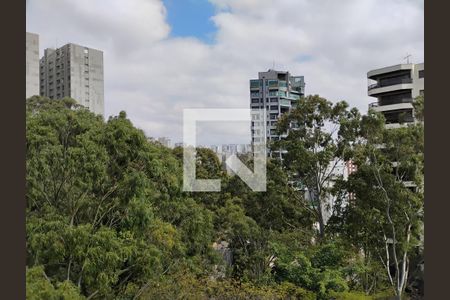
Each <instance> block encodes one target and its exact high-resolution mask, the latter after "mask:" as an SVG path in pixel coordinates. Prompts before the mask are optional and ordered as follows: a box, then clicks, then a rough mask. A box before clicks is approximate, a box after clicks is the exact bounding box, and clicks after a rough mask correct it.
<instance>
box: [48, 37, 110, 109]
mask: <svg viewBox="0 0 450 300" xmlns="http://www.w3.org/2000/svg"><path fill="white" fill-rule="evenodd" d="M40 94H41V96H46V97H49V98H50V99H60V98H64V97H71V98H73V99H75V100H76V101H77V102H78V103H79V104H81V105H83V106H85V107H87V108H88V109H89V110H90V111H92V112H94V113H96V114H100V115H103V114H104V88H103V52H102V51H100V50H96V49H92V48H88V47H83V46H80V45H76V44H72V43H69V44H67V45H64V46H62V47H61V48H58V49H52V48H47V49H45V51H44V56H43V57H42V58H41V60H40Z"/></svg>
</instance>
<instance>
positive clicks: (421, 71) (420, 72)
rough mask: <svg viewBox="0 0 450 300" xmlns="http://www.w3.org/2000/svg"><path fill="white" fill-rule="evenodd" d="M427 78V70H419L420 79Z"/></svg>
mask: <svg viewBox="0 0 450 300" xmlns="http://www.w3.org/2000/svg"><path fill="white" fill-rule="evenodd" d="M424 77H425V70H419V78H424Z"/></svg>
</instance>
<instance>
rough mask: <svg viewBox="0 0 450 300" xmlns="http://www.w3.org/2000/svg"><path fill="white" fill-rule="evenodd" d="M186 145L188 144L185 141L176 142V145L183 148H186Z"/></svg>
mask: <svg viewBox="0 0 450 300" xmlns="http://www.w3.org/2000/svg"><path fill="white" fill-rule="evenodd" d="M185 146H186V143H183V142H178V143H175V147H181V148H184V147H185Z"/></svg>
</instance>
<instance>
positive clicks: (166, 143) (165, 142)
mask: <svg viewBox="0 0 450 300" xmlns="http://www.w3.org/2000/svg"><path fill="white" fill-rule="evenodd" d="M157 141H158V142H159V143H161V145H163V146H165V147H167V148H171V147H172V141H171V140H170V139H169V138H168V137H160V138H158V139H157Z"/></svg>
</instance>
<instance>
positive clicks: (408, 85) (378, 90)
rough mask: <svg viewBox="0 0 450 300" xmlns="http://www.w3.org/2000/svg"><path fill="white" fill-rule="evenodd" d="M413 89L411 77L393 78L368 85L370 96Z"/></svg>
mask: <svg viewBox="0 0 450 300" xmlns="http://www.w3.org/2000/svg"><path fill="white" fill-rule="evenodd" d="M408 89H412V79H411V78H391V79H385V80H383V81H380V82H377V83H374V84H371V85H369V86H368V87H367V90H368V94H369V96H374V95H378V94H383V93H388V92H393V91H398V90H408Z"/></svg>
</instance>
